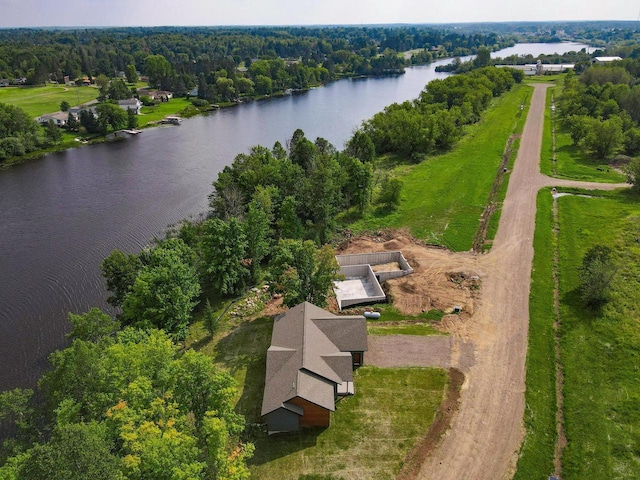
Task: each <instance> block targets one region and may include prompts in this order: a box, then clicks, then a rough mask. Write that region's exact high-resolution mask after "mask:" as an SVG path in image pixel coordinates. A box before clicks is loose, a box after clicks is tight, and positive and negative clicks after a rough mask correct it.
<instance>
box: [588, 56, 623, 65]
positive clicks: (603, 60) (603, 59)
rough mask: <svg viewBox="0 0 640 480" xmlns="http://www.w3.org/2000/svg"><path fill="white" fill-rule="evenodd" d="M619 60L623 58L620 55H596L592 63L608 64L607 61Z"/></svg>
mask: <svg viewBox="0 0 640 480" xmlns="http://www.w3.org/2000/svg"><path fill="white" fill-rule="evenodd" d="M619 60H622V58H620V57H594V58H592V59H591V64H598V65H606V64H607V63H611V62H617V61H619Z"/></svg>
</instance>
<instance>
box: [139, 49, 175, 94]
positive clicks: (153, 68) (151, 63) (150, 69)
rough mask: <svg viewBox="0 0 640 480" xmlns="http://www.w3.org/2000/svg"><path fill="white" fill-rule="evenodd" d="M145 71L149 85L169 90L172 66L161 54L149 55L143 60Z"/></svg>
mask: <svg viewBox="0 0 640 480" xmlns="http://www.w3.org/2000/svg"><path fill="white" fill-rule="evenodd" d="M144 64H145V72H146V74H147V76H148V77H149V85H150V86H152V87H154V88H161V89H163V90H169V89H170V88H169V87H170V85H169V82H170V80H171V77H172V75H173V67H172V66H171V64H170V63H169V61H168V60H167V59H166V58H165V57H164V56H163V55H149V56H148V57H147V58H146V59H145V60H144Z"/></svg>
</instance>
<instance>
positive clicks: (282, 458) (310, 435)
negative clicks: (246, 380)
mask: <svg viewBox="0 0 640 480" xmlns="http://www.w3.org/2000/svg"><path fill="white" fill-rule="evenodd" d="M447 385H448V376H447V372H446V371H444V370H440V369H427V368H395V369H382V368H375V367H367V366H365V367H362V368H360V369H359V370H358V371H357V372H356V375H355V386H356V387H355V388H356V394H355V395H354V396H353V397H347V398H345V399H343V400H341V401H339V402H338V404H337V406H336V412H335V413H334V414H333V416H332V419H331V427H330V428H327V429H308V430H303V431H301V432H298V433H294V434H286V435H278V436H272V437H267V436H266V435H265V436H262V437H260V438H259V439H258V440H257V441H256V453H255V456H254V458H253V459H251V460H249V465H250V468H251V473H252V478H259V479H260V480H270V479H276V480H287V479H291V480H298V479H301V478H305V476H304V475H309V477H307V478H317V479H322V480H328V479H341V478H344V479H356V478H361V479H370V480H374V479H393V478H395V477H396V474H397V473H398V472H399V470H400V468H401V466H402V462H403V460H404V458H405V457H406V455H407V454H408V453H409V451H410V450H411V448H412V447H413V445H414V444H415V442H416V441H417V440H418V438H419V437H420V436H421V435H423V434H424V432H426V431H427V429H428V427H429V425H430V424H431V423H432V421H433V419H434V417H435V414H436V411H437V410H438V407H439V405H440V403H441V401H442V399H443V396H444V392H445V391H446V388H447ZM310 474H315V476H311V475H310Z"/></svg>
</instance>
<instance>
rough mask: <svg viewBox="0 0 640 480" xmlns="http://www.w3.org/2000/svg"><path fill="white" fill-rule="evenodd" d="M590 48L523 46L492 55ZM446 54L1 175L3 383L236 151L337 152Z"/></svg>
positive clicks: (188, 204) (16, 382)
mask: <svg viewBox="0 0 640 480" xmlns="http://www.w3.org/2000/svg"><path fill="white" fill-rule="evenodd" d="M583 47H586V45H579V44H572V45H569V44H556V46H553V44H520V45H516V46H515V47H512V48H510V49H505V50H503V51H501V52H496V54H495V55H497V56H505V55H512V54H514V53H517V54H526V53H532V54H534V55H536V54H538V53H548V52H551V50H553V51H559V52H560V53H562V52H563V51H570V50H572V49H576V48H577V49H580V48H583ZM551 53H553V52H551ZM449 62H450V60H442V61H438V62H435V63H433V64H431V65H428V66H424V67H413V68H409V69H407V72H406V73H405V74H404V75H399V76H394V77H382V78H366V79H358V80H341V81H338V82H334V83H331V84H329V85H327V86H325V87H322V88H317V89H313V90H311V91H309V92H306V93H303V94H299V95H293V96H287V97H283V98H277V99H272V100H268V101H260V102H254V103H250V104H244V105H240V106H238V107H234V108H229V109H223V110H220V111H217V112H215V113H212V114H211V115H208V116H199V117H194V118H191V119H188V120H185V121H184V122H183V123H182V125H181V126H178V127H159V128H154V129H149V130H145V131H144V132H143V133H142V134H141V135H138V136H136V137H133V138H130V139H127V140H126V141H122V142H116V143H111V144H106V143H105V144H100V145H94V146H86V147H82V148H78V149H73V150H68V151H66V152H61V153H56V154H51V155H47V156H46V157H45V158H44V159H42V160H39V161H32V162H28V163H26V164H23V165H19V166H17V167H14V168H11V169H9V170H7V171H3V172H0V390H2V389H6V388H13V387H32V386H33V385H34V383H35V380H36V379H37V378H38V376H39V375H40V374H41V373H42V371H43V369H44V368H46V366H47V362H46V358H47V356H48V354H49V353H51V352H52V351H53V350H55V349H57V348H60V347H62V346H64V344H65V334H66V333H67V332H68V324H67V322H66V317H67V313H68V312H74V313H80V312H83V311H86V310H88V309H89V308H90V307H91V306H99V307H101V308H104V309H106V308H107V305H106V302H105V298H106V296H107V294H106V290H105V287H104V282H103V279H102V277H101V275H100V268H99V264H100V262H101V261H102V259H103V258H104V257H105V256H107V255H108V254H109V253H110V252H111V251H112V250H113V249H115V248H118V249H121V250H124V251H127V252H134V251H138V250H140V249H141V248H142V247H144V246H145V245H147V244H148V243H149V241H151V240H152V239H153V237H154V236H162V235H163V231H164V230H165V228H166V227H167V225H170V224H172V223H175V222H178V221H180V220H181V219H183V218H186V217H189V216H192V215H198V214H200V213H202V212H204V211H206V208H207V195H208V194H209V193H210V192H211V189H212V187H211V182H213V181H214V180H215V179H216V177H217V175H218V172H220V171H221V170H222V168H224V166H225V165H229V164H230V163H231V162H232V161H233V159H234V157H235V155H236V154H238V153H241V152H245V151H247V150H248V149H249V148H250V147H251V146H253V145H258V144H261V145H265V146H269V147H271V146H272V145H273V143H274V142H275V141H280V142H281V143H282V144H283V145H285V142H286V140H287V139H288V138H289V137H291V135H292V134H293V132H294V130H295V129H297V128H301V129H302V130H304V132H305V133H306V136H307V137H308V138H310V139H312V140H313V139H315V138H316V137H324V138H326V139H327V140H329V141H330V142H331V143H333V144H334V145H335V146H336V147H337V148H339V149H342V147H343V145H344V142H345V141H346V140H347V139H348V138H349V137H350V135H351V132H352V131H353V129H354V128H356V127H357V126H358V125H360V124H361V123H362V121H363V120H366V119H367V118H370V117H371V116H372V115H373V114H375V113H376V112H378V111H380V110H382V109H383V108H384V107H385V106H387V105H389V104H391V103H393V102H402V101H405V100H411V99H414V98H416V97H417V96H418V95H419V93H420V91H421V90H422V89H423V88H424V86H425V84H426V83H428V82H429V81H430V80H433V79H435V78H443V77H445V76H447V74H445V73H437V72H435V67H436V66H437V65H441V64H445V63H449Z"/></svg>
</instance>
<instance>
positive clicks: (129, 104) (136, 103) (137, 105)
mask: <svg viewBox="0 0 640 480" xmlns="http://www.w3.org/2000/svg"><path fill="white" fill-rule="evenodd" d="M118 105H119V106H120V108H122V109H124V110H131V111H133V113H135V114H136V115H140V109H141V108H142V102H141V101H140V100H138V99H137V98H128V99H126V100H118Z"/></svg>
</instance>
